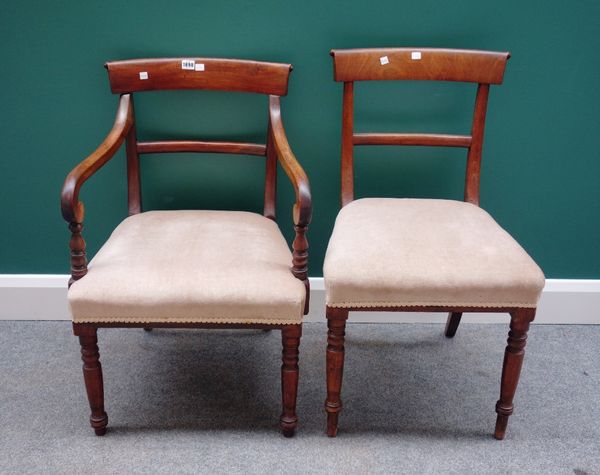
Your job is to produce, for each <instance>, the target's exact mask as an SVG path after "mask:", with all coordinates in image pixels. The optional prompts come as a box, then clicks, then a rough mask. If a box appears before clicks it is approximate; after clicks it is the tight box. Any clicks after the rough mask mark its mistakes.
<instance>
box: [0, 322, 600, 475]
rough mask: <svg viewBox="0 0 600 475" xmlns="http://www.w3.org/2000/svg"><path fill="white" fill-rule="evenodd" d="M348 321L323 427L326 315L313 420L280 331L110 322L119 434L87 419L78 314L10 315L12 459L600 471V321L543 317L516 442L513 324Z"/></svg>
mask: <svg viewBox="0 0 600 475" xmlns="http://www.w3.org/2000/svg"><path fill="white" fill-rule="evenodd" d="M442 330H443V328H442V327H441V326H440V325H408V324H404V325H402V324H398V325H358V324H355V325H349V328H348V338H347V347H346V348H347V353H346V354H347V358H346V372H345V380H344V393H343V394H344V403H345V410H344V412H343V413H342V416H341V423H340V433H339V435H338V437H337V439H328V438H327V437H326V436H325V435H324V424H325V416H324V413H323V410H322V404H323V400H324V396H325V389H324V382H325V381H324V380H325V376H324V344H325V326H324V325H321V324H306V325H305V327H304V336H303V339H302V345H301V354H300V356H301V381H300V390H299V398H298V413H299V417H300V423H301V425H300V427H299V430H298V433H297V436H296V437H295V438H294V439H284V438H283V437H282V436H281V435H280V434H279V433H278V431H277V419H278V415H279V410H280V401H279V394H280V393H279V391H280V387H279V365H280V362H279V355H280V334H279V332H276V331H273V332H271V333H263V332H260V331H217V330H204V331H185V330H155V331H154V332H152V333H146V332H144V331H142V330H133V329H132V330H115V329H113V330H101V331H100V333H99V337H100V351H101V359H102V362H103V365H104V380H105V392H106V410H107V412H108V416H109V432H108V433H107V435H106V436H105V437H102V438H99V437H95V436H94V435H93V432H92V430H91V429H90V428H89V426H88V422H87V419H88V412H89V410H88V407H87V401H86V398H85V392H84V386H83V381H82V376H81V365H80V360H79V347H78V343H77V341H76V338H75V337H74V336H72V334H71V329H70V324H69V323H67V322H6V321H5V322H0V384H1V387H0V472H1V473H149V472H153V473H263V474H267V473H361V474H363V473H461V474H464V473H540V474H541V473H543V474H555V473H556V474H563V473H564V474H578V475H583V474H592V473H600V404H599V402H600V326H542V325H539V326H534V327H533V328H532V330H531V331H530V339H529V344H528V346H527V350H528V353H527V355H526V359H525V366H524V370H523V374H522V378H521V384H520V386H519V390H518V393H517V397H516V400H515V406H516V410H515V414H514V415H513V417H511V420H510V422H509V429H508V435H507V438H506V440H504V441H502V442H498V441H496V440H494V439H493V438H492V435H491V434H492V431H493V428H494V421H495V413H494V404H495V402H496V400H497V398H498V389H499V377H500V368H501V364H502V354H503V349H504V343H505V339H506V325H505V324H503V325H474V324H468V323H463V325H462V326H461V327H460V328H459V330H458V334H457V336H456V337H455V338H454V339H453V340H447V339H445V338H444V337H443V336H442Z"/></svg>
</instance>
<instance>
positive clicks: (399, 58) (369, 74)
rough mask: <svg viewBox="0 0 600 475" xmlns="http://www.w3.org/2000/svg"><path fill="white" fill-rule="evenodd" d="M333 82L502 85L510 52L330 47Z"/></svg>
mask: <svg viewBox="0 0 600 475" xmlns="http://www.w3.org/2000/svg"><path fill="white" fill-rule="evenodd" d="M331 55H332V56H333V58H334V72H333V75H334V79H335V80H336V81H341V82H348V81H373V80H379V81H381V80H414V81H458V82H475V83H485V84H502V79H503V77H504V68H505V67H506V61H507V59H508V58H509V57H510V54H509V53H496V52H492V51H476V50H458V49H438V48H372V49H347V50H339V49H334V50H331Z"/></svg>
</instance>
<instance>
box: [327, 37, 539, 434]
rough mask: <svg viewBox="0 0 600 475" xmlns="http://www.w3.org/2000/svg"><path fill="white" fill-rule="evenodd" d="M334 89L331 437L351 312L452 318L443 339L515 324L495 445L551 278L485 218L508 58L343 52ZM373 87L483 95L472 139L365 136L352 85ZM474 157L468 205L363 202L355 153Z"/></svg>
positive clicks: (337, 54) (336, 59)
mask: <svg viewBox="0 0 600 475" xmlns="http://www.w3.org/2000/svg"><path fill="white" fill-rule="evenodd" d="M331 55H332V56H333V63H334V79H335V81H339V82H343V83H344V95H343V119H342V147H341V204H342V209H341V211H340V213H339V214H338V216H337V219H336V222H335V227H334V230H333V234H332V236H331V239H330V241H329V246H328V248H327V254H326V257H325V264H324V269H323V274H324V278H325V290H326V306H327V307H326V314H327V324H328V328H329V332H328V346H327V399H326V402H325V410H326V412H327V434H328V435H329V436H332V437H334V436H335V435H336V434H337V430H338V416H339V413H340V411H341V409H342V402H341V399H340V392H341V385H342V372H343V366H344V336H345V326H346V320H347V318H348V314H349V312H352V311H398V312H403V311H410V312H448V313H449V315H448V321H447V325H446V331H445V335H446V336H447V337H449V338H451V337H453V336H454V334H455V333H456V330H457V327H458V324H459V322H460V319H461V316H462V314H463V313H465V312H507V313H509V314H510V316H511V321H510V332H509V334H508V346H507V347H506V351H505V357H504V364H503V369H502V379H501V388H500V400H499V401H498V403H497V404H496V412H497V414H498V415H497V422H496V429H495V432H494V436H495V437H496V438H497V439H502V438H504V435H505V432H506V426H507V423H508V417H509V416H510V415H511V414H512V412H513V396H514V394H515V390H516V387H517V382H518V380H519V374H520V371H521V366H522V363H523V355H524V350H525V342H526V339H527V331H528V329H529V324H530V322H531V321H533V319H534V317H535V311H536V306H537V302H538V299H539V296H540V293H541V291H542V288H543V287H544V275H543V273H542V271H541V270H540V268H539V267H538V266H537V265H536V264H535V262H534V261H533V260H532V259H531V258H530V257H529V256H528V255H527V253H526V252H525V251H524V250H523V249H522V248H521V247H520V246H519V244H518V243H517V242H516V241H515V240H514V239H513V238H512V237H511V236H510V235H509V234H508V233H507V232H506V231H504V230H503V229H502V228H501V227H500V226H499V225H498V224H497V223H496V222H495V221H494V219H493V218H492V217H491V216H490V215H489V214H488V213H486V212H485V211H484V210H482V209H481V208H480V207H479V181H480V167H481V152H482V144H483V131H484V124H485V116H486V108H487V101H488V92H489V87H490V85H491V84H501V83H502V80H503V76H504V69H505V66H506V62H507V60H508V58H509V54H508V53H495V52H487V51H467V50H448V49H430V48H424V49H418V48H415V49H409V48H389V49H355V50H333V51H332V52H331ZM373 80H416V81H459V82H469V83H476V84H478V86H477V96H476V99H475V109H474V114H473V122H472V128H471V133H470V134H469V135H443V134H412V133H411V134H406V133H385V134H382V133H355V132H354V123H353V120H354V111H353V106H354V82H355V81H373ZM362 145H408V146H433V147H438V146H443V147H462V148H466V149H467V151H468V153H467V167H466V181H465V193H464V202H462V201H452V200H435V199H394V198H391V199H390V198H365V199H358V200H355V199H354V159H353V147H354V146H362Z"/></svg>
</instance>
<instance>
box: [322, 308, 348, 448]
mask: <svg viewBox="0 0 600 475" xmlns="http://www.w3.org/2000/svg"><path fill="white" fill-rule="evenodd" d="M326 315H327V327H328V329H329V331H328V332H327V399H326V400H325V412H326V413H327V435H328V436H329V437H335V436H336V435H337V431H338V418H339V413H340V411H341V410H342V399H341V396H340V393H341V391H342V375H343V372H344V337H345V334H346V320H347V319H348V310H346V309H343V308H333V307H327V309H326Z"/></svg>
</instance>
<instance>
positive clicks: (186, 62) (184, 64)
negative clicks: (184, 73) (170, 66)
mask: <svg viewBox="0 0 600 475" xmlns="http://www.w3.org/2000/svg"><path fill="white" fill-rule="evenodd" d="M195 63H196V61H194V60H193V59H182V60H181V69H191V70H192V71H193V70H194V64H195Z"/></svg>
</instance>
